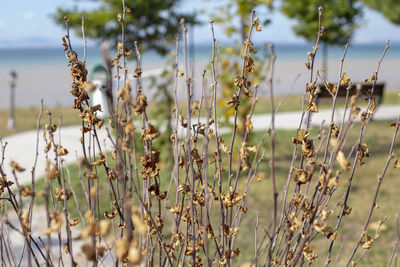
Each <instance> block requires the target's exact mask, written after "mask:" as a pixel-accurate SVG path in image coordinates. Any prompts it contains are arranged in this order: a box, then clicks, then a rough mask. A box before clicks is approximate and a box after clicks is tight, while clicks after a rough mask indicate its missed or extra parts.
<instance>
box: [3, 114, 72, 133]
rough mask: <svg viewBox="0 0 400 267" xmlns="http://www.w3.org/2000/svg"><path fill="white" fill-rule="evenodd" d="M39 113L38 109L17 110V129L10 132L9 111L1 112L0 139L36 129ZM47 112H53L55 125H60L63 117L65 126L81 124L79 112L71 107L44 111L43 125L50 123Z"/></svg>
mask: <svg viewBox="0 0 400 267" xmlns="http://www.w3.org/2000/svg"><path fill="white" fill-rule="evenodd" d="M39 111H40V109H39V108H38V107H29V108H17V109H16V110H15V122H16V129H14V130H8V129H7V121H8V117H9V110H0V137H2V136H7V135H11V134H15V133H18V132H23V131H29V130H33V129H36V125H37V120H38V117H39ZM47 111H50V112H51V114H52V120H53V122H55V123H58V118H59V116H62V117H63V125H64V126H68V125H75V124H79V123H80V118H79V112H78V111H77V110H75V109H72V108H71V107H55V108H48V109H44V112H43V115H42V119H41V125H44V124H46V123H48V116H47Z"/></svg>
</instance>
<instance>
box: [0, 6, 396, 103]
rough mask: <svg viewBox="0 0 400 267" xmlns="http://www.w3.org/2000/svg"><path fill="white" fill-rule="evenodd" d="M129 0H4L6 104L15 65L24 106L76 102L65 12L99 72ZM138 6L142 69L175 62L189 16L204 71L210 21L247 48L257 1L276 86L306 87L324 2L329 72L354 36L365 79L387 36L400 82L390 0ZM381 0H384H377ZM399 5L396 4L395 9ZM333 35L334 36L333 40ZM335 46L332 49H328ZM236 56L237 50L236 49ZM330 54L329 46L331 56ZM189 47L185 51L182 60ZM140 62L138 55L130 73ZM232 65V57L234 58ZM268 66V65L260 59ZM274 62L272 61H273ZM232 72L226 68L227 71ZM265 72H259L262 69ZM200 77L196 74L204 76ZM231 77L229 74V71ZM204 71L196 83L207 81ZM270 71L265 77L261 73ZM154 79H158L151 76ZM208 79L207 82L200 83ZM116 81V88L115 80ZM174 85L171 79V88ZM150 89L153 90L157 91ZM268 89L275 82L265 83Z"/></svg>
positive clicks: (1, 61)
mask: <svg viewBox="0 0 400 267" xmlns="http://www.w3.org/2000/svg"><path fill="white" fill-rule="evenodd" d="M120 2H121V1H111V0H98V1H93V0H92V1H67V0H41V1H28V0H21V1H2V4H1V9H0V95H1V97H0V109H7V108H8V107H9V105H10V92H11V91H10V88H11V80H10V73H11V72H12V71H14V72H15V73H16V75H17V76H16V81H15V84H14V86H15V105H16V106H17V107H31V106H39V105H40V99H42V98H44V101H45V104H46V106H50V107H55V106H71V105H72V96H70V94H69V84H70V77H69V71H68V66H67V60H66V58H65V56H64V52H63V47H62V46H61V38H62V36H63V35H64V34H65V26H64V20H63V17H64V15H68V17H69V19H70V21H71V28H72V29H71V36H72V45H73V47H74V48H75V49H76V50H77V52H78V54H79V56H80V57H81V60H82V59H83V54H84V53H83V40H82V36H81V21H82V15H83V16H85V25H84V27H85V32H86V38H87V52H86V62H87V68H88V70H89V71H91V70H92V69H93V68H94V66H95V65H97V64H103V62H104V60H103V56H102V52H101V49H100V44H101V43H102V42H104V41H107V42H108V47H109V51H110V55H111V57H113V56H114V54H115V47H116V46H115V43H116V41H117V40H118V39H119V38H120V25H119V23H118V21H117V13H118V12H121V9H122V8H121V4H120ZM125 2H126V5H127V6H129V7H130V9H131V13H129V14H128V15H127V44H128V47H129V48H132V45H133V41H135V40H137V41H139V45H140V49H141V50H142V53H143V55H142V63H143V72H144V73H145V74H146V73H147V74H148V76H152V75H155V76H154V77H156V78H160V79H161V77H162V70H163V69H164V68H166V67H167V66H168V65H171V63H172V62H173V57H171V53H170V52H171V51H173V50H174V39H175V37H177V36H180V25H179V19H180V18H181V17H185V18H186V22H187V27H188V29H189V35H188V36H189V57H190V59H192V60H193V62H194V65H195V66H196V67H195V69H196V70H195V73H197V74H196V75H198V76H197V77H198V78H200V73H201V72H202V70H203V69H205V66H206V64H207V63H208V62H209V59H210V51H211V31H210V25H209V20H210V19H213V20H214V21H215V30H216V39H217V43H218V46H219V47H221V49H222V50H221V51H222V52H221V55H220V61H221V62H222V63H224V60H225V63H226V64H225V66H227V64H228V63H230V62H228V63H227V62H226V59H227V58H228V59H232V60H233V59H234V58H235V56H237V54H238V47H239V46H240V44H241V43H242V41H243V40H244V39H245V38H246V37H245V34H244V33H245V32H246V29H247V27H248V21H249V13H250V11H251V10H252V9H253V8H255V10H256V15H257V16H258V17H259V22H260V26H261V27H262V31H261V32H255V33H254V37H253V38H252V40H254V43H255V47H256V49H257V50H258V54H257V55H258V59H259V61H261V62H264V63H265V62H267V61H268V51H267V49H265V47H266V44H268V43H274V44H275V47H276V54H277V63H276V76H275V83H276V91H277V94H283V93H284V92H286V90H287V89H288V87H290V86H291V84H292V83H293V80H294V78H295V77H296V76H297V75H298V74H301V77H300V79H299V80H298V81H297V82H296V84H295V88H294V90H293V94H302V92H303V91H304V86H305V82H306V81H307V80H308V79H309V77H308V74H307V73H308V72H307V70H306V68H305V64H304V63H305V61H306V59H307V51H310V50H311V49H312V46H313V44H314V41H313V40H314V39H315V37H316V31H317V27H318V23H317V22H318V11H317V7H318V6H319V5H321V4H322V5H323V6H324V9H325V11H324V15H323V21H322V24H323V25H324V26H325V27H326V32H327V34H326V40H323V41H324V42H323V45H322V46H323V47H324V48H323V49H320V51H319V54H318V57H317V68H327V69H328V71H327V72H326V74H324V75H326V76H325V77H326V78H327V79H328V80H329V81H337V79H338V77H337V73H338V67H339V59H340V57H341V56H342V53H343V45H344V44H345V43H346V42H349V43H350V47H349V50H348V53H347V59H346V61H345V64H344V71H346V72H347V75H349V76H350V77H351V78H352V80H353V81H355V82H357V81H364V80H365V79H367V78H369V77H370V76H371V74H372V73H373V72H374V71H375V68H376V61H377V60H378V59H379V57H380V55H381V53H382V51H383V49H384V46H385V42H386V40H390V41H391V47H390V49H389V51H388V53H387V56H386V58H385V60H384V62H383V64H382V69H381V72H380V75H379V79H380V80H381V81H384V82H385V87H386V89H387V90H391V89H398V88H400V77H399V75H398V71H399V66H400V60H399V59H400V25H399V23H400V20H399V18H400V3H398V2H397V1H396V0H386V1H383V0H382V1H377V0H376V1H374V0H369V1H368V0H365V1H355V0H354V1H322V0H320V1H317V0H307V1H295V0H293V1H291V0H282V1H272V0H252V1H241V0H220V1H214V0H208V1H196V0H187V1H177V0H168V1H159V0H152V1H139V0H137V1H131V0H126V1H125ZM378 4H379V5H378ZM389 11H390V12H389ZM324 44H326V45H324ZM325 47H326V49H325ZM229 55H234V56H229ZM323 55H326V57H325V58H326V60H324V59H323V58H324V57H323ZM182 57H183V54H182V53H181V54H180V59H182ZM135 65H136V62H135V61H134V58H133V57H132V58H130V61H129V63H128V66H129V69H130V73H132V72H133V70H134V69H135ZM228 65H229V64H228ZM261 69H262V68H261ZM264 70H265V69H264ZM223 71H224V70H222V69H221V70H220V72H221V77H223V75H222V74H223ZM264 74H266V72H264V73H262V71H261V73H260V76H261V77H262V76H263V75H264ZM195 78H196V76H195ZM227 79H228V80H229V78H227ZM198 80H199V79H197V81H196V84H197V85H198V84H199V81H198ZM261 80H262V79H261ZM149 84H150V83H149ZM198 87H199V86H198ZM114 90H115V88H114ZM171 90H172V87H171ZM156 91H157V90H155V91H154V92H148V94H150V95H152V94H155V93H156ZM260 91H261V94H263V91H265V92H266V91H267V88H261V89H260Z"/></svg>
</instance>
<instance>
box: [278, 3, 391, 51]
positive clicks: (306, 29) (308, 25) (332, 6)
mask: <svg viewBox="0 0 400 267" xmlns="http://www.w3.org/2000/svg"><path fill="white" fill-rule="evenodd" d="M393 1H396V0H393ZM358 2H359V1H358V0H302V1H299V0H283V1H282V6H281V9H282V12H283V13H284V14H285V15H286V16H287V17H289V18H292V19H295V20H297V22H298V23H296V24H295V25H294V26H293V29H294V31H295V33H296V34H297V35H299V36H302V37H304V38H305V39H306V40H308V41H312V40H315V38H316V34H317V32H318V7H319V6H322V7H323V15H322V22H321V23H322V26H323V27H324V29H325V33H324V35H323V36H322V41H323V42H324V43H326V44H339V45H343V44H345V43H347V42H349V41H350V39H351V37H352V35H353V33H354V30H355V29H356V28H357V27H358V23H357V20H358V19H359V18H360V17H361V16H362V7H361V5H360V4H359V3H358Z"/></svg>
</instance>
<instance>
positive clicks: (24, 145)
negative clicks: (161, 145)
mask: <svg viewBox="0 0 400 267" xmlns="http://www.w3.org/2000/svg"><path fill="white" fill-rule="evenodd" d="M342 115H343V109H338V110H337V113H336V114H335V116H336V119H335V121H336V122H338V121H340V119H341V118H342ZM399 115H400V106H395V105H392V106H381V107H379V109H378V110H377V111H376V113H375V114H374V119H375V120H393V119H396V118H397V117H398V116H399ZM300 116H301V114H300V113H299V112H284V113H279V114H278V115H277V116H276V128H277V129H286V130H295V129H297V127H298V124H299V121H300ZM330 116H331V112H330V111H329V110H320V111H319V112H318V113H316V114H314V115H313V117H312V126H316V127H319V126H320V125H321V123H322V121H323V120H325V121H326V122H329V121H330ZM252 121H253V127H254V130H265V129H266V128H267V127H270V123H271V117H270V115H269V114H259V115H255V116H254V117H253V119H252ZM137 127H139V126H137ZM184 130H185V129H179V133H181V134H185V131H184ZM221 132H229V129H221ZM42 134H43V133H42V131H40V133H39V157H38V162H37V171H36V177H41V176H43V175H44V168H45V160H44V152H43V147H44V145H45V144H44V141H43V138H42ZM98 135H99V138H100V140H101V142H102V146H103V149H105V150H109V149H111V147H112V145H111V142H110V141H109V140H108V139H107V132H106V130H105V129H102V130H100V131H98ZM58 138H59V133H58V132H57V134H56V143H58V142H59V139H58ZM79 138H80V127H79V126H71V127H63V128H62V129H61V144H62V145H63V146H64V147H65V148H67V149H68V150H69V152H70V153H69V154H68V155H67V156H65V158H64V159H65V163H66V164H69V163H73V162H75V161H76V159H77V157H78V156H80V155H81V154H82V153H81V151H82V147H81V144H80V142H79ZM35 140H36V131H28V132H23V133H19V134H16V135H12V136H8V137H5V138H4V139H3V142H7V143H8V145H7V148H6V153H5V164H4V165H5V166H4V167H5V171H6V173H7V174H9V175H11V168H10V167H9V162H10V161H11V160H15V161H16V162H18V163H19V164H20V165H21V166H22V167H24V168H26V171H25V172H23V173H20V174H18V179H19V181H20V182H21V184H25V183H30V181H31V174H30V170H31V168H32V165H33V162H34V158H35V151H36V142H35ZM104 140H106V141H105V143H104V142H103V141H104ZM33 215H34V217H33V225H32V229H33V232H34V233H39V234H40V233H42V232H43V230H44V225H43V223H42V220H43V216H44V211H43V208H41V207H37V206H35V210H34V213H33ZM9 219H10V221H11V222H12V223H14V224H16V223H17V221H16V220H17V218H16V216H15V215H14V214H11V215H10V217H9ZM62 229H64V228H62ZM73 230H74V232H73V236H77V235H78V233H77V232H76V230H77V229H75V228H74V229H73ZM4 234H5V235H9V236H10V237H11V236H12V245H13V248H14V251H15V254H16V258H17V259H18V258H19V255H21V253H22V251H23V247H24V239H23V238H22V236H20V235H19V234H17V233H16V232H15V230H13V229H9V228H8V230H7V231H6V232H4ZM62 236H63V242H65V232H64V230H63V234H62ZM35 237H36V236H35ZM53 237H54V236H53ZM52 243H53V245H54V246H53V249H54V252H55V255H57V253H58V251H57V249H58V246H57V240H56V239H54V240H53V242H52ZM74 249H75V251H74V254H75V259H76V260H78V261H80V263H81V264H82V265H84V264H85V263H86V261H85V260H84V257H83V256H82V255H81V254H80V253H79V251H80V243H78V244H76V243H75V246H74ZM111 256H112V254H107V257H106V259H105V261H106V263H105V264H104V266H107V265H110V263H111ZM63 258H64V259H65V261H66V262H67V265H68V261H69V257H67V256H65V255H64V256H63ZM22 266H26V262H24V263H23V264H22Z"/></svg>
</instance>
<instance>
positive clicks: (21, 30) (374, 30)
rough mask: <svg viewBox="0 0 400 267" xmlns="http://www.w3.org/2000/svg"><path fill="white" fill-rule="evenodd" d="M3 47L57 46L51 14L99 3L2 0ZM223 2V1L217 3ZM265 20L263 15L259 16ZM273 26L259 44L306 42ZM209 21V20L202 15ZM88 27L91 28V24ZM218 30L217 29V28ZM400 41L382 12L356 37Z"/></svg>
mask: <svg viewBox="0 0 400 267" xmlns="http://www.w3.org/2000/svg"><path fill="white" fill-rule="evenodd" d="M202 2H203V1H197V0H186V1H182V3H183V5H182V6H181V7H180V8H181V9H182V10H184V11H189V12H194V11H200V10H202V9H203V8H204V7H205V6H208V7H209V6H212V5H213V1H211V0H209V1H206V2H205V4H204V2H203V3H202ZM0 3H1V4H0V46H1V47H5V46H8V47H9V46H11V47H13V46H14V47H16V46H57V45H59V43H60V41H59V40H60V38H61V37H62V35H63V34H64V29H63V28H62V27H60V26H58V25H55V24H54V22H53V20H52V18H51V14H52V13H54V11H55V10H56V8H57V7H58V6H71V7H72V6H74V5H78V7H81V8H91V7H94V6H95V5H96V4H95V3H93V2H90V1H72V0H19V1H8V0H0ZM218 3H221V1H218ZM258 16H259V17H260V18H263V16H262V14H258ZM267 16H268V17H269V18H271V19H272V23H271V24H270V25H269V26H268V27H265V29H264V31H263V32H262V34H259V35H258V40H260V41H270V42H271V41H272V42H275V43H297V42H304V41H303V40H301V38H299V37H297V36H296V35H294V34H293V32H292V29H291V26H292V25H293V23H294V22H293V21H290V20H288V19H286V18H285V17H284V16H283V15H282V14H280V13H279V12H274V13H273V14H267ZM202 18H203V19H204V20H205V21H206V22H207V21H208V18H207V17H205V16H202ZM88 27H89V25H88ZM217 27H218V26H217ZM195 33H196V34H195V36H196V41H197V42H200V43H205V42H208V41H209V40H210V31H209V25H208V23H205V24H204V25H203V26H199V27H198V28H197V29H196V31H195ZM221 33H222V32H221V31H219V30H218V29H217V36H219V38H220V39H222V40H220V41H227V39H226V38H222V36H223V34H221ZM387 39H389V40H391V41H392V42H400V26H396V25H393V24H391V23H389V22H388V21H386V20H385V18H384V17H383V16H382V15H380V14H379V13H377V12H375V11H371V10H366V12H365V14H364V21H363V23H362V26H361V28H360V29H358V30H357V31H356V34H355V36H354V38H353V42H354V43H371V42H375V43H376V42H385V40H387Z"/></svg>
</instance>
